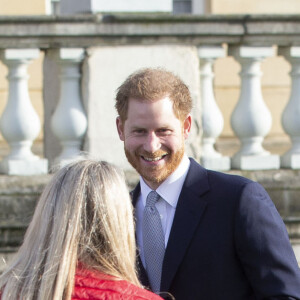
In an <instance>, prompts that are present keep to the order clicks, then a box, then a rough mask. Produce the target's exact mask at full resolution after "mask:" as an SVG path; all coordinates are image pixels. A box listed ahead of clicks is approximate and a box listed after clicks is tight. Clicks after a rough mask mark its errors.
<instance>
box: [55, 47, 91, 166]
mask: <svg viewBox="0 0 300 300" xmlns="http://www.w3.org/2000/svg"><path fill="white" fill-rule="evenodd" d="M54 56H55V59H56V61H57V63H58V64H59V67H60V96H59V101H58V105H57V107H56V110H55V112H54V114H53V116H52V119H51V128H52V131H53V133H54V135H55V136H56V137H57V138H58V139H59V141H60V144H61V146H62V152H61V153H60V155H59V156H58V157H57V158H56V159H55V163H57V164H60V165H64V164H66V163H68V162H70V161H72V160H74V159H76V158H78V157H79V156H80V147H81V144H82V140H83V137H84V134H85V132H86V129H87V117H86V114H85V112H84V109H83V105H82V101H81V89H80V78H81V74H80V64H81V62H82V60H83V58H84V50H83V49H77V48H70V49H67V48H63V49H58V50H56V51H55V53H54Z"/></svg>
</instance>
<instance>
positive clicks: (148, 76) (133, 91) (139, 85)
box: [115, 68, 193, 122]
mask: <svg viewBox="0 0 300 300" xmlns="http://www.w3.org/2000/svg"><path fill="white" fill-rule="evenodd" d="M167 96H168V97H169V98H170V100H171V101H172V102H173V110H174V114H175V116H176V117H177V118H178V119H179V120H184V119H185V118H186V117H187V115H188V114H189V113H190V112H191V110H192V106H193V101H192V98H191V94H190V91H189V89H188V87H187V86H186V84H185V83H184V82H183V81H182V80H181V79H180V78H179V77H178V76H176V75H174V74H173V73H172V72H169V71H166V70H164V69H162V68H145V69H140V70H138V71H136V72H135V73H133V74H131V75H130V76H129V77H128V78H127V79H126V80H125V81H124V82H123V84H122V85H121V86H120V87H119V88H118V90H117V95H116V104H115V107H116V109H117V112H118V114H119V116H120V118H121V120H122V121H123V122H124V121H126V119H127V113H128V102H129V100H130V98H134V99H136V100H140V101H156V100H160V99H162V98H164V97H167Z"/></svg>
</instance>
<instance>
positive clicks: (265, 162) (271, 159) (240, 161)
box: [231, 154, 280, 170]
mask: <svg viewBox="0 0 300 300" xmlns="http://www.w3.org/2000/svg"><path fill="white" fill-rule="evenodd" d="M279 166H280V160H279V156H278V155H271V154H266V155H261V154H260V155H241V156H237V155H236V156H233V157H232V158H231V167H232V168H233V169H240V170H272V169H279Z"/></svg>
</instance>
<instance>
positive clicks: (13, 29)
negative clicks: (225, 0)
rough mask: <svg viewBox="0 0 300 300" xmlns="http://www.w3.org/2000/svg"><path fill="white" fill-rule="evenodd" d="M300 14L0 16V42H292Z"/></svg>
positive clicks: (75, 44) (46, 44) (295, 40)
mask: <svg viewBox="0 0 300 300" xmlns="http://www.w3.org/2000/svg"><path fill="white" fill-rule="evenodd" d="M299 31H300V16H299V15H275V16H274V15H271V16H270V15H269V16H267V15H257V16H256V15H232V16H231V15H229V16H227V15H225V16H223V15H222V16H214V15H211V16H193V15H184V16H172V15H164V14H156V15H151V14H145V15H126V14H124V15H122V14H120V15H101V14H99V15H76V16H26V17H21V16H20V17H19V16H18V17H17V16H11V17H4V16H1V17H0V48H2V49H6V48H40V49H49V48H62V47H76V48H77V47H83V48H84V47H91V46H95V45H103V44H105V45H124V44H136V43H144V44H146V45H150V44H156V45H159V44H162V43H170V44H178V43H183V44H190V45H195V46H199V45H220V44H223V43H226V44H228V45H233V44H234V45H251V46H270V45H278V46H297V45H299V44H300V37H299Z"/></svg>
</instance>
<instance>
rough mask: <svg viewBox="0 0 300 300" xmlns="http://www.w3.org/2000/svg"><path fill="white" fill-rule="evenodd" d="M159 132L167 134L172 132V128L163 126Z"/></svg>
mask: <svg viewBox="0 0 300 300" xmlns="http://www.w3.org/2000/svg"><path fill="white" fill-rule="evenodd" d="M158 133H159V134H163V135H166V134H170V133H171V130H170V129H167V128H162V129H159V130H158Z"/></svg>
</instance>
